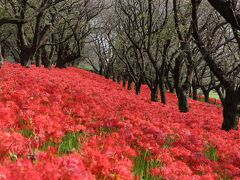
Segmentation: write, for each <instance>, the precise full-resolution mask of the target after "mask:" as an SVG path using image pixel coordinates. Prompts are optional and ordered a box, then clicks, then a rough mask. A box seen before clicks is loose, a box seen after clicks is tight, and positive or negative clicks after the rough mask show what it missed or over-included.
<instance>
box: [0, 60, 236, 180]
mask: <svg viewBox="0 0 240 180" xmlns="http://www.w3.org/2000/svg"><path fill="white" fill-rule="evenodd" d="M0 74H1V76H0V106H1V108H0V118H1V120H0V127H1V130H0V179H14V180H15V179H32V180H38V179H51V180H52V179H74V180H75V179H83V180H85V179H86V180H91V179H116V180H120V179H127V180H128V179H166V180H171V179H179V180H184V179H194V180H198V179H204V180H211V179H240V133H239V132H238V131H230V132H225V131H222V130H220V128H221V122H222V109H221V108H220V107H217V106H215V105H211V104H206V103H202V102H199V101H194V100H189V103H190V106H191V107H190V108H191V111H190V113H185V114H184V113H180V112H178V107H177V99H176V97H175V95H173V94H168V95H167V98H168V105H162V104H161V103H153V102H150V100H149V96H150V95H149V93H150V92H149V91H148V88H147V87H143V90H142V94H141V95H140V96H137V95H135V94H134V92H131V91H128V90H125V89H124V88H122V87H121V86H120V85H118V84H116V83H114V82H112V81H111V80H106V79H104V78H103V77H101V76H98V75H95V74H93V73H90V72H87V71H84V70H80V69H76V68H68V69H61V70H60V69H52V70H48V69H44V68H35V67H33V68H31V69H26V68H23V67H20V66H19V65H15V64H5V66H4V67H3V68H2V69H0Z"/></svg>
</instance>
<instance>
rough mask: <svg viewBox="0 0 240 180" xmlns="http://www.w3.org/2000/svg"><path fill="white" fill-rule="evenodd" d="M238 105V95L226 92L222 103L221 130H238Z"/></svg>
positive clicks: (233, 92)
mask: <svg viewBox="0 0 240 180" xmlns="http://www.w3.org/2000/svg"><path fill="white" fill-rule="evenodd" d="M239 105H240V101H239V94H237V92H236V91H232V90H226V97H225V100H224V103H223V124H222V129H223V130H226V131H229V130H231V129H234V130H237V129H238V121H239V109H238V108H239Z"/></svg>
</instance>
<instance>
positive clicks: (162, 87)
mask: <svg viewBox="0 0 240 180" xmlns="http://www.w3.org/2000/svg"><path fill="white" fill-rule="evenodd" d="M159 86H160V95H161V102H162V103H163V104H167V97H166V87H165V84H164V81H163V80H161V81H160V84H159Z"/></svg>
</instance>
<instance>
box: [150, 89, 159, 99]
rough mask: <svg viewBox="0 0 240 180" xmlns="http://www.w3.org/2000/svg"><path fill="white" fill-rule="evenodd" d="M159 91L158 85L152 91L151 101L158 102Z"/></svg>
mask: <svg viewBox="0 0 240 180" xmlns="http://www.w3.org/2000/svg"><path fill="white" fill-rule="evenodd" d="M158 90H159V88H158V85H155V87H153V88H152V89H151V101H153V102H158Z"/></svg>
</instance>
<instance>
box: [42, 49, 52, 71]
mask: <svg viewBox="0 0 240 180" xmlns="http://www.w3.org/2000/svg"><path fill="white" fill-rule="evenodd" d="M50 56H51V54H50ZM42 63H43V65H44V67H45V68H50V67H51V60H50V57H49V56H48V53H47V50H46V49H45V48H43V49H42Z"/></svg>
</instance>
